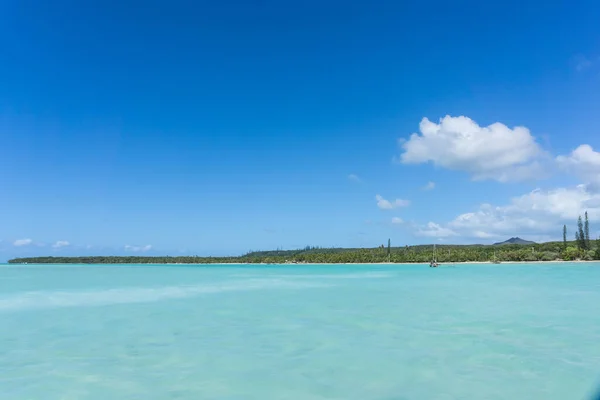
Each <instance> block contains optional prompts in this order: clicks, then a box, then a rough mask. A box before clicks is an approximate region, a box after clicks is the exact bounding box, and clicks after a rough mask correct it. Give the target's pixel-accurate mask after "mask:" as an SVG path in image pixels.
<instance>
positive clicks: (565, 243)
mask: <svg viewBox="0 0 600 400" xmlns="http://www.w3.org/2000/svg"><path fill="white" fill-rule="evenodd" d="M566 249H567V226H566V225H563V250H566Z"/></svg>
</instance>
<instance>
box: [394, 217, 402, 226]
mask: <svg viewBox="0 0 600 400" xmlns="http://www.w3.org/2000/svg"><path fill="white" fill-rule="evenodd" d="M402 223H404V221H403V220H402V218H398V217H394V218H392V224H402Z"/></svg>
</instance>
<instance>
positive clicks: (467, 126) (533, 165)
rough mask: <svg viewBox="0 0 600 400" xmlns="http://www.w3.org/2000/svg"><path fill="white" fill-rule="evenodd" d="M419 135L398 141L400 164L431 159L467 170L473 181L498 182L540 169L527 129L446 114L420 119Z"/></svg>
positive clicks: (536, 149) (527, 176) (532, 174)
mask: <svg viewBox="0 0 600 400" xmlns="http://www.w3.org/2000/svg"><path fill="white" fill-rule="evenodd" d="M419 129H420V134H419V133H413V134H412V135H411V137H410V139H409V140H407V141H403V142H402V145H401V146H402V149H403V150H404V152H403V153H402V154H401V156H400V162H402V163H403V164H421V163H427V162H432V163H433V164H434V165H437V166H440V167H443V168H447V169H451V170H457V171H464V172H467V173H469V174H470V175H471V176H472V178H473V179H474V180H485V179H493V180H497V181H500V182H507V181H513V180H523V179H530V178H536V177H540V176H541V175H543V174H542V173H543V172H544V171H543V169H542V167H541V165H540V163H539V162H538V160H539V159H540V158H541V157H543V156H544V155H545V153H544V151H543V150H542V149H541V148H540V146H539V145H538V144H537V142H536V140H535V138H534V137H533V136H532V135H531V133H530V132H529V129H527V128H525V127H522V126H517V127H514V128H513V129H510V128H509V127H507V126H506V125H504V124H501V123H499V122H496V123H494V124H491V125H489V126H487V127H482V126H479V125H478V124H477V123H476V122H475V121H473V120H472V119H470V118H468V117H464V116H460V117H451V116H446V117H444V118H442V119H440V123H439V124H436V123H434V122H431V121H430V120H429V119H427V118H423V120H422V121H421V123H420V125H419Z"/></svg>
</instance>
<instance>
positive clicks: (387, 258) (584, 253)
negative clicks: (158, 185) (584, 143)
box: [9, 213, 600, 264]
mask: <svg viewBox="0 0 600 400" xmlns="http://www.w3.org/2000/svg"><path fill="white" fill-rule="evenodd" d="M432 257H433V251H432V245H419V246H404V247H391V243H390V241H389V240H388V243H387V247H386V246H384V245H381V246H379V247H377V248H359V249H343V248H319V247H308V246H307V247H305V248H303V249H299V250H273V251H254V252H250V253H247V254H245V255H242V256H239V257H198V256H180V257H170V256H164V257H149V256H148V257H146V256H138V257H134V256H97V257H31V258H16V259H13V260H10V261H9V263H13V264H16V263H28V264H209V263H214V264H221V263H276V264H280V263H286V262H297V263H382V262H393V263H428V262H430V261H431V260H432ZM436 258H437V260H438V262H440V263H448V262H469V261H479V262H485V261H490V262H494V261H507V262H510V261H554V260H565V261H573V260H600V239H597V240H595V241H591V240H590V236H589V221H588V216H587V213H585V219H582V218H581V217H580V218H579V220H578V223H577V231H576V234H575V241H568V240H567V227H566V226H564V227H563V241H562V242H548V243H539V244H538V243H536V244H526V245H523V244H500V245H487V246H486V245H464V246H460V245H437V246H436Z"/></svg>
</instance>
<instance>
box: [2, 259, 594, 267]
mask: <svg viewBox="0 0 600 400" xmlns="http://www.w3.org/2000/svg"><path fill="white" fill-rule="evenodd" d="M590 263H592V264H593V263H598V264H600V260H590V261H588V260H575V261H562V260H553V261H501V262H499V263H494V262H492V261H456V262H451V261H448V262H440V263H439V266H440V267H443V266H445V265H469V264H471V265H483V264H489V265H501V264H590ZM428 264H429V263H428V262H412V263H407V262H404V263H394V262H375V263H244V262H229V263H226V262H223V263H198V264H196V263H140V264H138V263H123V264H119V263H114V264H113V263H89V264H88V263H86V264H83V263H64V264H63V263H31V264H28V263H23V264H19V263H2V264H0V265H2V266H24V265H25V266H35V265H45V266H46V265H62V266H64V265H90V266H97V265H120V266H122V265H159V266H163V265H178V266H181V265H194V266H200V265H227V266H235V265H244V266H249V265H257V266H265V265H274V266H300V265H302V266H313V265H314V266H320V265H356V266H360V265H389V266H410V265H428ZM436 268H439V267H436Z"/></svg>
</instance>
